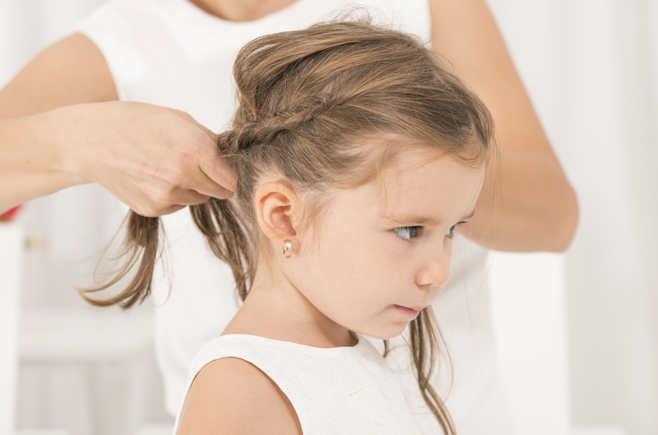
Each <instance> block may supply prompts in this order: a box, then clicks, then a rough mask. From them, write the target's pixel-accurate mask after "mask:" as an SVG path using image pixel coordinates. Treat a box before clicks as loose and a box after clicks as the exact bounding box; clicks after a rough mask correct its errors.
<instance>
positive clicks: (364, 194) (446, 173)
mask: <svg viewBox="0 0 658 435" xmlns="http://www.w3.org/2000/svg"><path fill="white" fill-rule="evenodd" d="M234 76H235V80H236V83H237V87H238V99H239V108H238V110H237V113H236V115H235V118H234V121H233V125H232V129H231V130H230V131H227V132H224V133H223V134H221V135H220V137H219V141H218V148H219V153H220V154H221V155H222V156H223V158H224V159H225V160H226V161H227V162H228V163H229V164H230V165H231V166H232V167H233V168H234V169H235V171H236V173H237V174H238V176H239V180H238V185H237V190H236V193H235V196H234V197H233V198H232V199H230V200H218V199H211V200H210V201H209V202H207V203H205V204H202V205H198V206H192V207H191V212H192V215H193V218H194V221H195V223H196V225H197V226H198V228H199V229H200V230H201V231H202V233H203V234H204V235H205V237H206V239H207V242H208V244H209V246H210V248H211V249H212V251H213V252H214V253H215V255H216V256H217V257H219V258H221V259H222V260H224V261H226V262H228V263H229V264H230V266H231V268H232V270H233V274H234V277H235V281H236V283H237V287H238V292H239V295H240V298H241V299H242V300H243V301H244V303H243V305H242V307H241V308H240V310H239V311H238V313H237V315H236V316H235V317H234V318H233V320H232V321H231V322H230V324H229V325H228V327H227V328H226V329H225V330H224V332H223V334H222V335H221V336H220V337H218V338H216V339H214V340H212V341H211V342H209V343H208V344H207V345H206V346H205V347H204V348H203V349H202V350H201V351H200V352H199V354H198V355H197V357H196V358H195V360H194V362H193V364H192V367H191V371H190V378H189V379H190V381H189V384H188V392H187V396H186V398H185V400H184V403H183V404H182V406H181V411H180V413H179V417H178V419H177V429H176V433H177V434H199V433H230V434H242V433H244V434H255V433H268V434H279V433H281V434H301V433H304V434H334V433H335V434H348V433H354V434H361V435H363V434H370V433H372V434H386V433H391V434H405V433H409V434H416V433H420V431H419V429H418V426H417V425H416V423H415V422H414V419H413V416H412V413H411V412H410V410H409V408H408V406H407V404H406V402H405V398H404V396H403V393H402V391H401V389H400V387H399V386H398V385H397V383H396V381H395V379H394V377H393V375H392V373H391V371H390V369H389V368H388V367H387V365H386V364H385V360H384V359H383V358H382V357H381V355H380V354H379V353H378V352H377V351H376V350H375V348H374V347H373V345H372V344H371V343H370V342H368V341H367V340H365V339H363V337H362V336H363V335H364V336H369V337H374V338H378V339H384V340H385V339H388V338H392V337H396V336H398V335H400V334H401V333H402V332H403V331H404V330H405V328H407V327H409V328H410V342H409V345H410V351H411V352H412V355H413V361H414V364H415V370H416V377H417V380H418V388H419V389H420V391H421V393H422V396H423V398H424V400H425V402H426V404H427V405H428V407H429V408H430V409H431V410H432V412H433V414H434V416H435V417H436V419H437V420H438V422H439V423H440V425H441V427H442V428H443V430H444V432H445V433H453V432H454V427H453V425H452V423H451V421H450V417H449V415H448V414H447V411H446V409H445V407H444V405H443V403H442V401H441V399H440V398H439V397H438V395H437V394H436V392H435V390H434V388H433V387H432V385H430V384H429V378H430V375H431V368H432V366H433V365H432V362H433V359H434V358H436V357H437V356H438V354H437V351H438V350H437V343H436V342H437V337H438V330H436V328H435V326H434V325H433V323H432V319H433V314H432V313H431V312H430V310H431V307H430V306H429V305H430V304H431V302H432V301H433V300H434V299H435V298H436V297H437V296H438V295H439V293H440V292H441V290H442V289H443V286H444V285H445V282H446V280H447V278H448V268H449V264H450V257H451V246H452V236H453V234H454V231H455V228H456V227H457V226H458V225H460V224H462V223H465V222H467V221H468V220H469V219H470V218H471V217H472V216H473V212H474V208H475V203H476V200H477V198H478V195H479V192H480V188H481V186H482V181H483V177H484V170H485V165H486V162H487V161H488V158H489V154H490V148H491V140H492V130H493V128H492V121H491V117H490V115H489V113H488V112H487V110H486V108H485V107H484V106H483V104H482V103H481V102H480V101H479V100H478V99H477V97H476V96H475V95H474V94H473V93H471V92H470V91H469V90H468V89H466V87H465V86H464V85H463V84H462V83H461V82H460V81H459V79H457V78H456V77H455V76H454V75H452V74H451V73H450V72H449V71H448V70H446V69H445V68H444V67H443V66H442V65H441V63H440V62H439V61H438V60H437V58H436V57H435V56H434V55H433V54H432V51H431V50H430V49H428V48H426V47H424V45H423V44H422V43H420V42H418V41H417V40H416V39H414V38H413V37H411V36H408V35H406V34H403V33H400V32H397V31H393V30H387V29H383V28H379V27H375V26H372V25H370V24H367V23H361V22H339V23H329V24H321V25H315V26H313V27H311V28H309V29H306V30H301V31H295V32H286V33H279V34H274V35H269V36H264V37H261V38H259V39H256V40H254V41H252V42H250V43H249V44H247V45H246V46H245V47H244V48H243V49H242V50H241V52H240V53H239V55H238V58H237V61H236V63H235V66H234ZM158 222H159V221H158V219H157V218H146V217H142V216H139V215H137V214H135V213H132V214H131V216H130V220H129V229H128V231H129V233H128V239H127V241H128V246H129V248H130V249H131V250H132V257H131V261H130V262H129V264H128V267H129V266H131V265H132V264H134V263H135V261H136V259H137V258H138V257H139V255H140V254H141V255H142V259H141V263H140V266H139V270H138V273H137V275H136V276H135V277H134V279H133V281H132V283H131V285H130V286H129V288H128V289H126V290H125V291H124V292H123V293H121V294H120V295H118V296H117V297H116V298H114V299H113V300H114V301H115V302H121V303H124V304H127V305H130V304H132V303H133V302H134V301H136V300H139V299H142V298H144V297H145V296H146V295H147V294H148V292H149V290H150V286H151V280H152V271H153V264H154V262H155V260H156V257H157V254H158V237H159V234H158V233H159V223H158ZM172 291H176V289H172Z"/></svg>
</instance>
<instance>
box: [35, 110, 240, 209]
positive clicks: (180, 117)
mask: <svg viewBox="0 0 658 435" xmlns="http://www.w3.org/2000/svg"><path fill="white" fill-rule="evenodd" d="M43 116H45V117H46V119H47V121H46V123H45V125H47V126H48V129H49V134H50V138H51V140H54V144H59V145H58V146H59V150H60V157H61V161H62V162H64V165H65V167H66V168H67V170H69V171H71V172H72V173H73V174H75V175H76V176H77V177H78V178H79V180H78V182H79V183H86V182H96V183H99V184H101V185H102V186H103V187H105V188H106V189H107V190H108V191H109V192H111V193H112V194H113V195H114V196H116V197H117V198H118V199H119V200H120V201H122V202H124V203H125V204H127V205H128V206H129V207H130V208H131V209H133V210H134V211H135V212H137V213H138V214H140V215H143V216H160V215H163V214H168V213H173V212H175V211H177V210H180V209H181V208H183V207H185V206H186V205H192V204H200V203H203V202H206V201H207V200H208V199H209V198H210V197H211V196H212V197H216V198H228V197H230V196H231V195H232V192H233V191H234V190H235V186H236V175H235V173H234V172H233V170H232V169H231V168H230V167H229V166H228V165H227V164H226V163H225V162H223V161H222V160H221V156H220V155H219V152H218V149H217V146H216V140H217V136H216V135H215V134H214V133H212V132H210V131H209V130H208V129H207V128H205V127H204V126H202V125H201V124H199V123H197V122H196V121H195V120H194V119H193V118H192V117H191V116H190V115H188V114H187V113H185V112H181V111H178V110H173V109H168V108H165V107H160V106H154V105H150V104H144V103H136V102H123V101H116V102H107V103H95V104H78V105H73V106H67V107H62V108H59V109H55V110H52V111H50V112H48V113H45V114H43Z"/></svg>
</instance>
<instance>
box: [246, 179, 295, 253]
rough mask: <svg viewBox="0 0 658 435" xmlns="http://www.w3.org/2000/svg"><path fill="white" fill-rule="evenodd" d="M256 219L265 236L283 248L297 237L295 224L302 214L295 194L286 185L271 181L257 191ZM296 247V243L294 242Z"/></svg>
mask: <svg viewBox="0 0 658 435" xmlns="http://www.w3.org/2000/svg"><path fill="white" fill-rule="evenodd" d="M255 201H256V204H255V206H256V217H257V218H258V225H260V228H261V229H262V230H263V232H264V233H265V235H266V236H267V237H269V238H270V239H271V240H272V241H273V242H274V243H276V244H277V245H279V247H281V248H283V244H284V243H285V241H286V240H291V241H292V240H293V239H294V237H295V236H296V235H297V232H296V231H295V225H294V222H296V221H297V220H296V219H295V218H296V217H298V215H299V213H300V209H299V201H298V199H297V195H296V194H295V192H294V191H293V190H292V189H291V188H290V187H289V186H287V185H286V184H283V183H281V182H278V181H270V182H267V183H265V184H263V185H261V186H260V187H259V188H258V189H257V190H256V195H255ZM293 245H294V242H293Z"/></svg>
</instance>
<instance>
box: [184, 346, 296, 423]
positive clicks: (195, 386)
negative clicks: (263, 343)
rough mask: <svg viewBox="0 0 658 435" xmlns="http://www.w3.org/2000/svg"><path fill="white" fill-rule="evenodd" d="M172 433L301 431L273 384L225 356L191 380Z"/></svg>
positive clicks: (243, 363) (287, 402)
mask: <svg viewBox="0 0 658 435" xmlns="http://www.w3.org/2000/svg"><path fill="white" fill-rule="evenodd" d="M176 433H177V434H178V435H185V434H200V433H231V434H259V433H267V434H281V435H283V434H286V435H292V434H299V435H301V434H302V430H301V425H300V423H299V419H298V418H297V414H296V413H295V410H294V408H293V406H292V404H291V403H290V400H289V399H288V398H287V397H286V395H285V394H283V392H282V391H281V389H280V388H279V387H278V386H277V385H276V383H274V382H273V381H272V380H271V379H270V378H269V377H268V376H267V375H266V374H265V373H263V372H262V371H261V370H260V369H258V368H257V367H256V366H254V365H252V364H251V363H249V362H247V361H245V360H243V359H240V358H233V357H228V358H222V359H217V360H214V361H211V362H209V363H208V364H206V365H205V366H204V367H203V368H202V369H201V370H200V371H199V373H198V374H197V375H196V377H195V379H194V381H193V382H192V385H191V386H190V389H189V391H188V394H187V398H186V400H185V404H184V405H183V408H182V410H181V414H180V416H179V421H178V430H177V432H176Z"/></svg>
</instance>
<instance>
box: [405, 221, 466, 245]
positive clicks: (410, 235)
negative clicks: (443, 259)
mask: <svg viewBox="0 0 658 435" xmlns="http://www.w3.org/2000/svg"><path fill="white" fill-rule="evenodd" d="M463 223H466V222H459V223H456V224H455V225H453V226H451V227H450V229H449V230H448V232H447V233H446V237H448V238H449V239H452V238H453V237H454V236H455V230H456V229H457V225H459V224H463ZM422 229H423V227H421V226H411V227H397V228H393V232H394V233H395V235H396V236H397V237H399V238H400V239H402V240H404V241H406V242H410V241H411V240H412V239H414V238H416V237H418V232H419V231H421V230H422Z"/></svg>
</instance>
